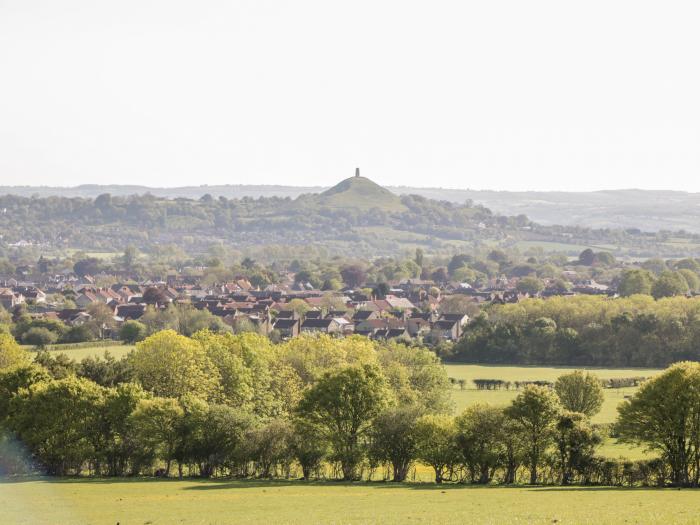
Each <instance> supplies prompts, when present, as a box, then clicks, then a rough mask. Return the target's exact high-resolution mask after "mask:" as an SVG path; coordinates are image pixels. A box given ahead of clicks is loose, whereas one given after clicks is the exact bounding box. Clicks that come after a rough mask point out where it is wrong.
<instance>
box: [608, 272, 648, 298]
mask: <svg viewBox="0 0 700 525" xmlns="http://www.w3.org/2000/svg"><path fill="white" fill-rule="evenodd" d="M654 279H655V278H654V274H652V273H651V272H650V271H649V270H643V269H635V270H627V271H625V272H624V273H623V274H622V278H621V279H620V284H619V285H618V287H617V291H618V292H619V293H620V295H621V296H623V297H629V296H630V295H635V294H645V295H651V287H652V286H653V285H654Z"/></svg>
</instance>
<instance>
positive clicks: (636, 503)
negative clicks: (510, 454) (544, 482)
mask: <svg viewBox="0 0 700 525" xmlns="http://www.w3.org/2000/svg"><path fill="white" fill-rule="evenodd" d="M0 509H2V510H1V511H0V512H1V516H0V521H1V522H2V523H3V524H4V525H15V524H27V525H30V524H31V525H63V524H81V525H82V524H94V525H100V524H105V525H107V524H109V525H114V524H116V523H119V524H121V525H130V524H139V525H141V524H152V525H170V524H177V523H183V524H188V525H189V524H200V525H205V524H207V525H208V524H237V523H249V524H269V523H274V524H277V523H279V524H309V523H333V524H346V523H347V524H350V523H382V524H393V523H397V524H398V523H436V524H437V523H440V524H442V523H470V524H482V523H484V524H487V523H488V524H496V523H527V524H531V523H532V524H552V523H562V524H570V523H576V524H582V523H590V524H618V523H645V524H657V523H658V524H668V523H674V524H691V523H697V516H698V513H700V498H699V497H698V493H697V492H696V491H693V490H680V491H679V490H670V489H668V490H666V489H623V488H600V487H598V488H596V487H588V488H582V487H571V488H562V487H515V488H506V487H496V486H494V487H473V486H465V485H445V486H439V485H433V484H420V483H412V484H405V483H404V484H396V485H394V484H391V483H355V484H344V483H331V482H326V483H320V482H319V483H304V482H297V481H295V482H276V481H199V480H186V481H178V480H172V481H156V480H124V479H118V480H99V479H80V480H71V479H64V480H32V481H25V482H17V483H13V482H9V483H1V484H0Z"/></svg>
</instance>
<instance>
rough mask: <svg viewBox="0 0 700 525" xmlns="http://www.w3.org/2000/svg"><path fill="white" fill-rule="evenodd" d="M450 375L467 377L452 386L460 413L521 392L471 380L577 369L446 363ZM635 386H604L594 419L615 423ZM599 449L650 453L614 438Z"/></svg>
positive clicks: (606, 371)
mask: <svg viewBox="0 0 700 525" xmlns="http://www.w3.org/2000/svg"><path fill="white" fill-rule="evenodd" d="M445 368H447V375H448V376H449V377H452V378H454V379H465V380H466V381H467V383H466V388H465V389H464V390H461V389H460V388H459V387H455V388H454V389H453V390H452V399H453V400H454V403H455V409H456V412H457V413H459V412H461V411H462V410H464V409H465V408H466V407H468V406H469V405H472V404H474V403H489V404H491V405H501V406H503V405H507V404H508V403H510V402H511V400H512V399H513V398H514V397H515V396H517V395H518V391H517V390H477V389H476V388H475V387H474V384H473V383H472V380H473V379H502V380H504V381H537V380H543V381H555V380H556V379H557V377H559V376H560V375H562V374H566V373H568V372H571V371H573V370H575V369H574V368H560V367H534V366H532V367H531V366H488V365H459V364H447V365H445ZM590 372H592V373H594V374H596V375H597V376H598V377H600V378H601V379H611V378H616V377H633V376H640V377H651V376H653V375H655V374H658V373H659V372H660V370H656V369H641V368H622V369H619V368H618V369H614V368H595V369H593V368H592V369H590ZM635 390H636V388H609V389H605V391H604V393H605V400H604V401H603V408H602V409H601V411H600V412H599V413H598V414H597V415H596V416H594V417H593V422H594V423H612V422H614V421H615V419H616V418H617V405H619V404H620V402H621V401H623V400H624V399H625V396H630V395H632V394H633V393H634V392H635ZM599 453H600V454H601V455H604V456H608V457H615V458H616V457H626V458H628V459H642V458H645V457H648V454H647V453H646V452H645V451H644V450H643V449H640V448H637V447H631V446H629V445H625V444H621V443H617V441H616V440H614V439H606V441H605V442H604V443H603V445H602V446H601V447H600V449H599Z"/></svg>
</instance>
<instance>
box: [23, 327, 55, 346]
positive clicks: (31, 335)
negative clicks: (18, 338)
mask: <svg viewBox="0 0 700 525" xmlns="http://www.w3.org/2000/svg"><path fill="white" fill-rule="evenodd" d="M56 341H58V335H57V334H56V333H55V332H52V331H51V330H49V329H48V328H44V327H43V326H35V327H33V328H30V329H29V330H27V331H26V332H25V333H24V335H23V336H22V342H23V343H24V344H27V345H34V346H36V347H37V348H44V347H46V346H48V345H51V344H53V343H55V342H56Z"/></svg>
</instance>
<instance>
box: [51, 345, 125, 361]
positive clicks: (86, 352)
mask: <svg viewBox="0 0 700 525" xmlns="http://www.w3.org/2000/svg"><path fill="white" fill-rule="evenodd" d="M134 348H136V347H135V346H133V345H116V346H84V347H79V348H60V345H57V346H56V347H51V349H50V350H49V353H50V354H54V355H55V354H65V355H67V356H68V357H70V358H71V359H74V360H76V361H82V360H83V359H85V358H86V357H102V356H104V355H105V352H109V353H110V354H111V355H112V356H114V357H115V358H116V359H121V358H122V357H124V356H126V354H128V353H129V352H130V351H131V350H133V349H134Z"/></svg>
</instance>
